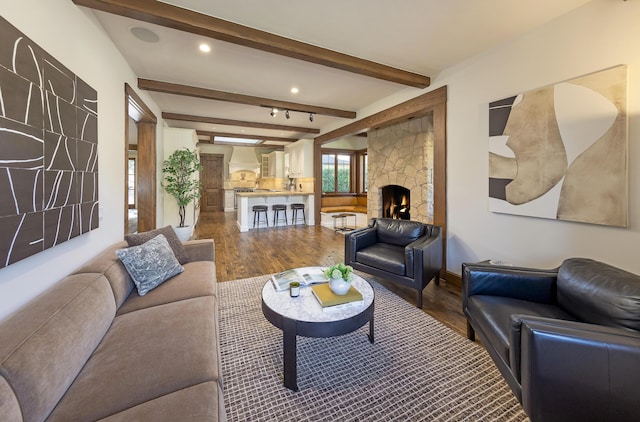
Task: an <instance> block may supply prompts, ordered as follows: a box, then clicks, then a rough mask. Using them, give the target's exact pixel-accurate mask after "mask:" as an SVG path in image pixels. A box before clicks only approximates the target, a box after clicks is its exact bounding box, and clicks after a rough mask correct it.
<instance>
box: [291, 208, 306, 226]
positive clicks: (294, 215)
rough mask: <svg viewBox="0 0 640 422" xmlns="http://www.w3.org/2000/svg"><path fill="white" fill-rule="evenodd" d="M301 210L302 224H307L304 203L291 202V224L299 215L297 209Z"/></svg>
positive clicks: (298, 218)
mask: <svg viewBox="0 0 640 422" xmlns="http://www.w3.org/2000/svg"><path fill="white" fill-rule="evenodd" d="M299 210H302V221H303V222H304V225H305V226H306V225H307V216H306V215H305V213H304V204H291V224H292V225H295V224H296V223H297V222H298V220H300V217H298V211H299Z"/></svg>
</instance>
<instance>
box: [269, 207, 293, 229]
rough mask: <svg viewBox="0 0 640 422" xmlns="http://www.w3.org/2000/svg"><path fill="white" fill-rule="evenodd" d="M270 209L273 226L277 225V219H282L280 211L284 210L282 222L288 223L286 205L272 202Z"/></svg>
mask: <svg viewBox="0 0 640 422" xmlns="http://www.w3.org/2000/svg"><path fill="white" fill-rule="evenodd" d="M271 209H272V210H273V226H274V227H276V226H277V225H278V221H282V219H281V218H280V211H284V224H285V226H286V225H287V224H289V223H287V206H286V205H284V204H274V205H272V206H271Z"/></svg>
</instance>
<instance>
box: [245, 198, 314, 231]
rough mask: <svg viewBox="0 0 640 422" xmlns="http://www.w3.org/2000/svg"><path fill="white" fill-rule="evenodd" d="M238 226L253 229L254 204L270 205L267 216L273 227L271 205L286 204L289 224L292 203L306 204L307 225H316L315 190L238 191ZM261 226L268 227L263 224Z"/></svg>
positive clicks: (289, 222) (279, 224) (281, 224)
mask: <svg viewBox="0 0 640 422" xmlns="http://www.w3.org/2000/svg"><path fill="white" fill-rule="evenodd" d="M236 195H237V197H238V210H237V211H238V221H237V222H238V228H239V229H240V231H241V232H247V231H249V230H250V229H253V211H251V208H252V207H253V206H254V205H266V206H267V207H269V209H268V211H267V216H268V218H269V227H273V210H272V209H271V206H272V205H274V204H284V205H286V206H287V217H288V220H287V225H289V224H291V218H292V211H291V204H296V203H298V204H304V205H305V215H306V218H307V225H308V226H313V225H315V221H314V214H315V213H314V194H313V192H290V191H280V190H268V189H264V190H260V189H256V190H255V191H254V192H238V193H237V194H236ZM278 226H282V227H284V222H283V221H281V222H279V223H278ZM260 227H266V225H264V224H261V225H260ZM256 228H257V226H256Z"/></svg>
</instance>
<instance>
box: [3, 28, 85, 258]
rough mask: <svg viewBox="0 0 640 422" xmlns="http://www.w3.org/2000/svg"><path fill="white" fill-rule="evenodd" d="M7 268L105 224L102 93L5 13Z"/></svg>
mask: <svg viewBox="0 0 640 422" xmlns="http://www.w3.org/2000/svg"><path fill="white" fill-rule="evenodd" d="M0 195H1V197H2V201H1V202H0V268H2V267H6V266H7V265H10V264H12V263H14V262H17V261H19V260H21V259H24V258H27V257H29V256H31V255H34V254H36V253H38V252H41V251H43V250H44V249H47V248H51V247H53V246H56V245H58V244H60V243H62V242H65V241H67V240H69V239H72V238H74V237H76V236H79V235H81V234H84V233H87V232H89V231H91V230H94V229H96V228H98V93H97V92H96V91H95V90H94V89H93V88H91V87H90V86H89V85H88V84H87V83H85V82H84V81H82V80H81V79H80V78H78V77H77V76H76V75H75V74H74V73H73V72H71V71H70V70H69V69H67V68H66V67H65V66H63V65H62V64H61V63H60V62H58V61H57V60H56V59H54V58H53V57H52V56H51V55H49V54H47V52H45V51H44V50H43V49H41V48H40V47H39V46H38V45H37V44H35V43H33V41H31V40H30V39H29V38H27V37H26V36H25V35H24V34H22V33H21V32H20V31H19V30H18V29H17V28H15V27H14V26H12V25H11V24H10V23H9V22H7V21H6V20H5V19H4V18H2V17H0Z"/></svg>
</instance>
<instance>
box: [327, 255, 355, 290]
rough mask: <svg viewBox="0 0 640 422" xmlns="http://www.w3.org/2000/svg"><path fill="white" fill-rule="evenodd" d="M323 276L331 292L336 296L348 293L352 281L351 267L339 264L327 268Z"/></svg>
mask: <svg viewBox="0 0 640 422" xmlns="http://www.w3.org/2000/svg"><path fill="white" fill-rule="evenodd" d="M324 275H325V276H327V278H328V279H329V287H330V288H331V291H332V292H333V293H335V294H337V295H343V294H345V293H347V292H348V291H349V287H351V282H352V281H353V267H351V265H344V263H342V262H341V263H339V264H336V265H332V266H330V267H329V268H327V269H326V270H325V272H324Z"/></svg>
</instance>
